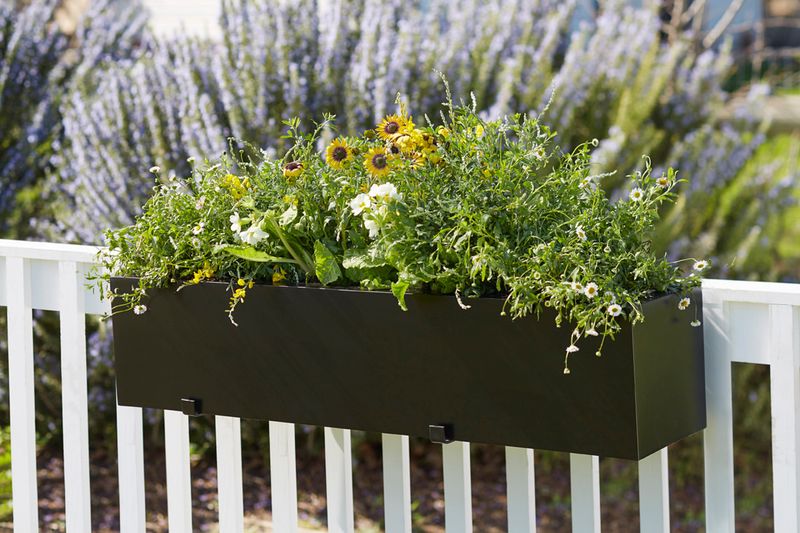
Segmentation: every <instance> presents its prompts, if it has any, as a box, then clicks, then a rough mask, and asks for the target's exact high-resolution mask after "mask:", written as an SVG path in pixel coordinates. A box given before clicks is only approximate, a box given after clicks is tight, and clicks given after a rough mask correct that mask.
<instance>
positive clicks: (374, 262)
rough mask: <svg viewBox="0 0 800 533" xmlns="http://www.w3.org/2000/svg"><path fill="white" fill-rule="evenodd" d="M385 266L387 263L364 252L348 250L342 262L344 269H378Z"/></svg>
mask: <svg viewBox="0 0 800 533" xmlns="http://www.w3.org/2000/svg"><path fill="white" fill-rule="evenodd" d="M385 265H386V261H384V260H383V259H381V258H377V257H373V256H372V255H371V254H370V253H369V252H366V251H364V250H347V251H346V252H345V253H344V260H343V261H342V266H343V267H344V268H378V267H382V266H385Z"/></svg>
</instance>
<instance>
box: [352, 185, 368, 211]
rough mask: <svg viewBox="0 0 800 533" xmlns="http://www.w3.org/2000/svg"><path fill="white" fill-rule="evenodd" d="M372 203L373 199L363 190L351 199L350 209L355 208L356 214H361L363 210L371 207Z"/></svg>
mask: <svg viewBox="0 0 800 533" xmlns="http://www.w3.org/2000/svg"><path fill="white" fill-rule="evenodd" d="M373 187H374V185H373ZM371 205H372V200H371V199H370V197H369V195H368V194H364V193H363V192H362V193H361V194H359V195H358V196H356V197H355V198H353V199H352V200H350V209H352V210H353V214H354V215H360V214H361V213H362V212H364V211H365V210H367V209H369V208H370V206H371Z"/></svg>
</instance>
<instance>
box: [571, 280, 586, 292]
mask: <svg viewBox="0 0 800 533" xmlns="http://www.w3.org/2000/svg"><path fill="white" fill-rule="evenodd" d="M570 287H572V290H573V291H575V292H583V285H581V284H580V283H579V282H577V281H573V282H572V283H570Z"/></svg>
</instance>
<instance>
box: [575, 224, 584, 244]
mask: <svg viewBox="0 0 800 533" xmlns="http://www.w3.org/2000/svg"><path fill="white" fill-rule="evenodd" d="M575 234H576V235H577V236H578V238H579V239H580V240H582V241H585V240H586V232H585V231H584V230H583V226H581V225H580V224H578V225H577V226H575Z"/></svg>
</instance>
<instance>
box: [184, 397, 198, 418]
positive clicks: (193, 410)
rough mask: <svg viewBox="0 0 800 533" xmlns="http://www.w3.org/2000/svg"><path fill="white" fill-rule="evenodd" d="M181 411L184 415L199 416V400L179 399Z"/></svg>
mask: <svg viewBox="0 0 800 533" xmlns="http://www.w3.org/2000/svg"><path fill="white" fill-rule="evenodd" d="M181 411H183V414H185V415H189V416H199V415H200V414H202V413H201V411H200V400H197V399H195V398H181Z"/></svg>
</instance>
